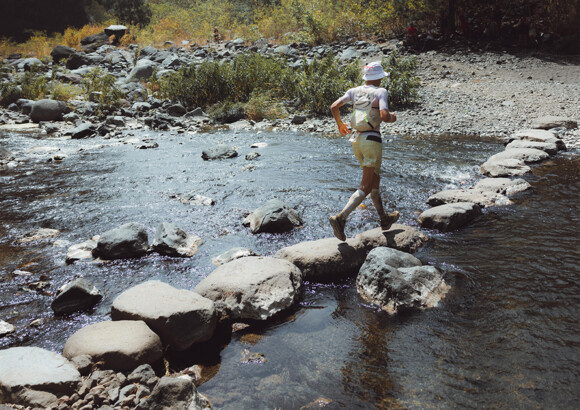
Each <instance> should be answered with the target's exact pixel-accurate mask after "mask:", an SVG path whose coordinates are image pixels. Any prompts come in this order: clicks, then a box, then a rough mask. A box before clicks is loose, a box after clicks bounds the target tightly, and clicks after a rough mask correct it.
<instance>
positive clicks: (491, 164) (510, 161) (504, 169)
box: [481, 158, 532, 177]
mask: <svg viewBox="0 0 580 410" xmlns="http://www.w3.org/2000/svg"><path fill="white" fill-rule="evenodd" d="M531 170H532V169H531V168H530V167H529V166H527V165H526V164H525V163H524V161H522V160H519V159H515V158H506V159H494V160H492V159H488V160H487V161H486V162H485V163H484V164H483V165H482V166H481V172H482V174H483V175H486V176H489V177H511V176H520V175H524V174H527V173H528V172H530V171H531Z"/></svg>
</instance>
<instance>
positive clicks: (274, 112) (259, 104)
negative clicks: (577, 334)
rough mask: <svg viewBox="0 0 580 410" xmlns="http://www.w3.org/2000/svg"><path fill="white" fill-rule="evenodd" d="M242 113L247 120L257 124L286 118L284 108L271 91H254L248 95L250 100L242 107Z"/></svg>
mask: <svg viewBox="0 0 580 410" xmlns="http://www.w3.org/2000/svg"><path fill="white" fill-rule="evenodd" d="M244 111H245V113H246V117H248V119H250V120H253V121H257V122H259V121H262V120H263V119H267V120H275V119H278V118H284V117H286V116H287V113H286V110H285V109H284V106H283V105H282V103H281V102H280V101H279V100H278V99H276V97H274V95H273V93H272V92H271V91H265V92H261V91H258V90H254V92H252V95H250V100H249V101H248V102H247V103H246V105H245V106H244Z"/></svg>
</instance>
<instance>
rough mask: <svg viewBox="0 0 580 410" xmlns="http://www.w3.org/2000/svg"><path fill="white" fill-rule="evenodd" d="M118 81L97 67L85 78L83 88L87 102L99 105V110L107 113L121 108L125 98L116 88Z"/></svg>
mask: <svg viewBox="0 0 580 410" xmlns="http://www.w3.org/2000/svg"><path fill="white" fill-rule="evenodd" d="M116 81H117V79H116V78H115V76H113V75H111V74H106V73H105V71H104V70H103V69H101V68H99V67H95V68H93V69H91V71H89V72H88V74H87V75H86V76H85V77H84V78H83V81H82V83H81V88H82V91H83V93H84V95H85V98H86V99H87V100H90V101H93V102H96V103H98V104H99V106H98V110H99V111H100V112H106V111H109V110H111V109H114V108H116V107H119V106H120V104H121V99H122V98H124V97H125V95H124V94H123V92H122V91H121V90H119V89H118V88H117V87H116V86H115V82H116Z"/></svg>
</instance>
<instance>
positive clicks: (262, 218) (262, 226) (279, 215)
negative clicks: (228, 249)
mask: <svg viewBox="0 0 580 410" xmlns="http://www.w3.org/2000/svg"><path fill="white" fill-rule="evenodd" d="M242 224H243V225H244V226H249V227H250V230H251V231H252V233H260V232H270V233H282V232H288V231H291V230H292V229H294V227H296V226H300V225H302V219H301V218H300V215H299V214H298V212H296V210H294V209H292V208H290V207H289V206H288V205H286V204H285V203H284V202H282V201H280V200H278V199H272V200H270V201H268V202H267V203H266V204H265V205H263V206H261V207H260V208H258V209H256V210H254V212H252V213H251V214H250V215H248V216H247V217H246V218H245V219H244V221H243V222H242Z"/></svg>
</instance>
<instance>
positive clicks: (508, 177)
mask: <svg viewBox="0 0 580 410" xmlns="http://www.w3.org/2000/svg"><path fill="white" fill-rule="evenodd" d="M534 125H535V127H536V128H534V129H526V130H520V131H517V132H515V133H514V134H512V135H510V136H509V137H507V138H505V144H506V147H505V151H503V152H501V153H498V154H495V155H493V156H491V157H490V158H489V159H488V160H487V161H486V162H485V163H484V164H483V165H482V166H481V172H482V173H483V174H484V175H485V176H488V178H485V179H483V180H481V181H479V182H478V183H477V184H476V185H475V186H474V187H472V188H469V189H454V190H445V191H441V192H438V193H436V194H434V195H432V196H430V197H429V199H428V200H427V203H428V204H429V205H431V206H432V207H433V208H430V209H428V210H426V211H425V212H423V213H421V215H419V218H418V221H419V224H420V225H421V226H423V227H425V228H433V229H437V230H439V231H443V232H446V231H451V230H455V229H458V228H461V227H463V226H465V225H467V224H469V223H470V222H471V221H472V220H474V219H475V218H476V217H477V216H479V215H481V213H482V208H486V207H490V206H493V205H509V204H510V203H511V201H510V200H509V196H510V195H513V194H515V193H518V192H523V191H526V190H528V189H530V188H531V185H530V184H529V183H528V182H527V181H525V180H524V179H522V178H513V177H518V176H522V175H525V174H527V173H529V172H531V168H530V167H529V166H528V165H527V164H533V163H538V162H541V161H543V160H545V159H547V158H549V157H550V156H552V155H556V154H557V153H558V151H560V150H566V144H564V142H563V141H562V140H561V139H560V138H559V134H558V133H557V130H558V128H560V127H563V128H566V129H573V128H577V127H578V124H577V123H576V122H575V121H573V120H571V119H568V118H561V117H544V118H540V119H538V120H536V121H535V124H534Z"/></svg>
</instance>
